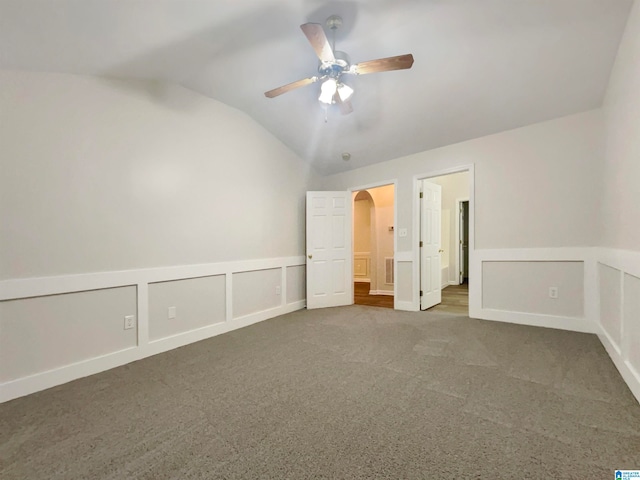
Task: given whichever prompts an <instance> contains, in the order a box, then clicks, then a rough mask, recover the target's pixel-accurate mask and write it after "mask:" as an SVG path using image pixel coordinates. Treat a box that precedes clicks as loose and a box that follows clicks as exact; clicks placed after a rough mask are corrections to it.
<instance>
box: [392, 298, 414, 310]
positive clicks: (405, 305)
mask: <svg viewBox="0 0 640 480" xmlns="http://www.w3.org/2000/svg"><path fill="white" fill-rule="evenodd" d="M394 308H395V309H396V310H403V311H405V312H416V311H417V310H416V306H415V304H414V303H413V302H403V301H400V300H396V301H395V305H394Z"/></svg>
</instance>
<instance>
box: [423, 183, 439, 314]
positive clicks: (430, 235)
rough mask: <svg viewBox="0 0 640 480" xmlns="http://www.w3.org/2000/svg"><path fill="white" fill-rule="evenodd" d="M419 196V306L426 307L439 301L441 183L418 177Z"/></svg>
mask: <svg viewBox="0 0 640 480" xmlns="http://www.w3.org/2000/svg"><path fill="white" fill-rule="evenodd" d="M421 184H422V185H421V187H422V189H421V190H422V198H421V200H420V240H421V242H420V245H421V248H420V291H421V297H420V309H421V310H426V309H427V308H431V307H433V306H434V305H437V304H439V303H440V302H442V285H441V282H442V272H441V268H440V253H441V252H442V249H441V238H440V234H441V232H440V229H441V218H440V217H441V216H442V187H441V186H440V185H436V184H435V183H430V182H428V181H426V180H422V181H421Z"/></svg>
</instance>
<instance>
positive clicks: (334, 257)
mask: <svg viewBox="0 0 640 480" xmlns="http://www.w3.org/2000/svg"><path fill="white" fill-rule="evenodd" d="M351 250H352V247H351V193H350V192H307V308H308V309H312V308H324V307H337V306H341V305H351V304H353V279H352V277H353V267H352V252H351Z"/></svg>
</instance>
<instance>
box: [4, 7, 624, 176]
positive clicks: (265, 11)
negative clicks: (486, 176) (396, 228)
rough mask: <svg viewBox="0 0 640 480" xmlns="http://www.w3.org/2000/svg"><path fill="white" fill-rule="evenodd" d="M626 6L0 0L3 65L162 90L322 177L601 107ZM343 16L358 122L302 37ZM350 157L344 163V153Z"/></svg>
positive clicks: (339, 42)
mask: <svg viewBox="0 0 640 480" xmlns="http://www.w3.org/2000/svg"><path fill="white" fill-rule="evenodd" d="M631 4H632V0H358V1H336V2H325V1H316V0H280V1H276V0H272V1H266V0H235V1H232V0H224V1H223V0H208V1H203V0H0V68H2V69H25V70H37V71H48V72H67V73H78V74H92V75H107V76H117V77H136V78H153V79H163V80H170V81H174V82H177V83H180V84H182V85H184V86H185V87H188V88H190V89H193V90H195V91H198V92H200V93H202V94H204V95H208V96H210V97H213V98H215V99H217V100H220V101H222V102H224V103H226V104H229V105H231V106H234V107H236V108H238V109H240V110H242V111H244V112H246V113H247V114H249V115H250V116H251V117H253V118H254V119H255V120H256V121H258V122H259V123H260V124H262V125H263V126H264V127H265V128H267V129H268V130H269V131H271V132H272V133H273V134H274V135H275V136H277V137H278V138H280V139H281V140H282V141H283V142H284V143H285V144H287V145H288V146H289V147H290V148H292V149H293V150H294V151H296V152H297V153H298V154H299V155H300V156H301V157H303V158H305V159H308V160H309V161H311V162H312V163H313V164H314V165H315V166H316V167H317V169H318V170H319V171H320V172H324V173H332V172H337V171H341V170H348V169H351V168H356V167H359V166H363V165H367V164H372V163H376V162H380V161H384V160H388V159H391V158H396V157H399V156H403V155H407V154H411V153H415V152H418V151H423V150H428V149H432V148H436V147H439V146H443V145H448V144H451V143H456V142H460V141H464V140H468V139H471V138H476V137H480V136H483V135H488V134H491V133H496V132H499V131H504V130H508V129H511V128H516V127H519V126H523V125H528V124H531V123H535V122H538V121H542V120H547V119H550V118H555V117H559V116H563V115H568V114H572V113H577V112H580V111H585V110H588V109H591V108H596V107H598V106H600V104H601V103H602V98H603V95H604V91H605V88H606V85H607V81H608V78H609V73H610V71H611V67H612V65H613V61H614V59H615V54H616V51H617V46H618V43H619V41H620V38H621V35H622V32H623V30H624V25H625V22H626V18H627V15H628V13H629V10H630V7H631ZM331 14H339V15H341V16H342V17H343V18H344V26H343V28H342V29H341V30H340V31H338V33H337V36H336V47H337V49H338V50H343V51H345V52H347V53H348V54H349V55H350V56H351V59H352V61H353V62H354V63H357V62H360V61H364V60H372V59H376V58H381V57H387V56H393V55H400V54H404V53H413V55H414V58H415V64H414V66H413V68H412V69H411V70H403V71H394V72H385V73H377V74H371V75H363V76H359V77H356V76H351V77H349V83H350V84H351V86H352V87H353V88H354V89H355V90H356V93H355V95H354V97H353V105H354V108H355V112H354V113H353V114H351V115H349V116H341V115H339V114H338V112H337V111H333V110H330V111H329V112H328V122H326V123H325V114H324V110H323V109H322V108H321V107H320V104H319V103H318V101H317V95H318V88H319V86H318V84H314V85H311V86H307V87H304V88H301V89H298V90H296V91H293V92H290V93H287V94H285V95H282V96H280V97H277V98H274V99H267V98H265V97H264V95H263V93H264V92H265V91H266V90H270V89H272V88H275V87H278V86H280V85H283V84H286V83H290V82H292V81H295V80H299V79H302V78H306V77H309V76H312V75H314V74H315V73H316V69H317V58H316V57H315V54H314V52H313V50H312V48H311V47H310V45H309V44H308V43H307V40H306V38H305V37H304V35H303V34H302V32H301V31H300V28H299V25H300V24H302V23H305V22H308V21H313V22H318V23H323V22H324V20H325V19H326V18H327V17H328V16H329V15H331ZM345 151H348V152H350V153H351V155H352V159H351V161H349V162H348V163H347V162H344V161H343V160H342V159H341V153H342V152H345Z"/></svg>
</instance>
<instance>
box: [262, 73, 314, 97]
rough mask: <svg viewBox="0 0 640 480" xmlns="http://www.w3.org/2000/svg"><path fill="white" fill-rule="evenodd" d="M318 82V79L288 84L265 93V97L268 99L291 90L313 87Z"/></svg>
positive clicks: (305, 79)
mask: <svg viewBox="0 0 640 480" xmlns="http://www.w3.org/2000/svg"><path fill="white" fill-rule="evenodd" d="M317 81H318V77H309V78H304V79H302V80H298V81H297V82H292V83H288V84H287V85H283V86H281V87H278V88H274V89H273V90H269V91H268V92H264V96H265V97H268V98H273V97H277V96H278V95H282V94H283V93H287V92H290V91H291V90H295V89H296V88H300V87H305V86H307V85H311V84H312V83H315V82H317Z"/></svg>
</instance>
